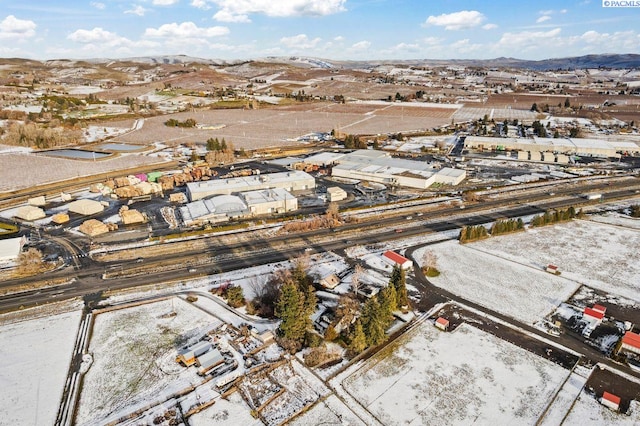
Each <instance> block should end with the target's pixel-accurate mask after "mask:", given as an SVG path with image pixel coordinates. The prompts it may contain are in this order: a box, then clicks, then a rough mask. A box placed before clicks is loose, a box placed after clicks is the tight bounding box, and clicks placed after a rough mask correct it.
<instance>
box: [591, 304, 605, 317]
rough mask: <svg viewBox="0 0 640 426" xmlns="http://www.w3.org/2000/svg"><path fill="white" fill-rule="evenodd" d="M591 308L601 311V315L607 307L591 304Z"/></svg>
mask: <svg viewBox="0 0 640 426" xmlns="http://www.w3.org/2000/svg"><path fill="white" fill-rule="evenodd" d="M593 310H594V311H596V312H600V313H602V315H604V314H606V313H607V308H605V307H604V306H602V305H593Z"/></svg>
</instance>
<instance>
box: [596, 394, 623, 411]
mask: <svg viewBox="0 0 640 426" xmlns="http://www.w3.org/2000/svg"><path fill="white" fill-rule="evenodd" d="M600 402H601V403H602V405H604V406H605V407H609V408H611V409H612V410H613V411H618V409H619V408H620V397H619V396H616V395H614V394H612V393H609V392H607V391H605V392H604V393H603V394H602V399H601V400H600Z"/></svg>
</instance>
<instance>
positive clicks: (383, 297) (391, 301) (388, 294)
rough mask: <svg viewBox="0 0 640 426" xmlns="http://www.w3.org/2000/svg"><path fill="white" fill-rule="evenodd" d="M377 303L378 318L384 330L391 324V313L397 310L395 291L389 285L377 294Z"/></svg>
mask: <svg viewBox="0 0 640 426" xmlns="http://www.w3.org/2000/svg"><path fill="white" fill-rule="evenodd" d="M378 302H379V303H380V316H381V318H382V321H383V324H384V328H387V327H388V326H389V325H390V324H391V322H393V311H395V310H396V309H398V306H397V301H396V289H395V287H394V286H393V285H391V283H389V285H387V286H386V287H385V288H384V289H383V290H382V291H381V292H380V293H378Z"/></svg>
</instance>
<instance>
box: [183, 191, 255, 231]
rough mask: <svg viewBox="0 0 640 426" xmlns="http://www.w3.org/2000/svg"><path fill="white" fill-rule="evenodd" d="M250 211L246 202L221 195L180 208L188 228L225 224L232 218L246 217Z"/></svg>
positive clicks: (232, 196)
mask: <svg viewBox="0 0 640 426" xmlns="http://www.w3.org/2000/svg"><path fill="white" fill-rule="evenodd" d="M248 211H249V209H248V208H247V205H246V204H245V202H244V201H243V200H242V198H240V197H238V196H236V195H219V196H217V197H212V198H207V199H205V200H198V201H194V202H192V203H188V204H185V205H184V206H183V207H180V214H181V215H182V220H183V221H184V224H185V225H187V226H191V225H196V224H199V223H207V222H210V223H216V222H225V221H227V220H229V218H231V217H242V216H245V215H246V214H247V213H248Z"/></svg>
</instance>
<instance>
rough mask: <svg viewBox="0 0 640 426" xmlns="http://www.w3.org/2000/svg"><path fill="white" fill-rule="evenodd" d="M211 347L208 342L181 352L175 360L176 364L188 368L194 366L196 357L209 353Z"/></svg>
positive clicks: (199, 343) (197, 344)
mask: <svg viewBox="0 0 640 426" xmlns="http://www.w3.org/2000/svg"><path fill="white" fill-rule="evenodd" d="M211 347H212V346H211V343H209V342H198V343H196V344H195V345H191V346H189V347H187V348H186V349H184V350H183V351H181V352H180V353H179V354H178V357H177V358H176V362H181V363H182V364H183V365H184V366H185V367H189V366H191V365H193V364H195V362H196V357H199V356H200V355H202V354H204V353H206V352H209V350H210V349H211Z"/></svg>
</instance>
